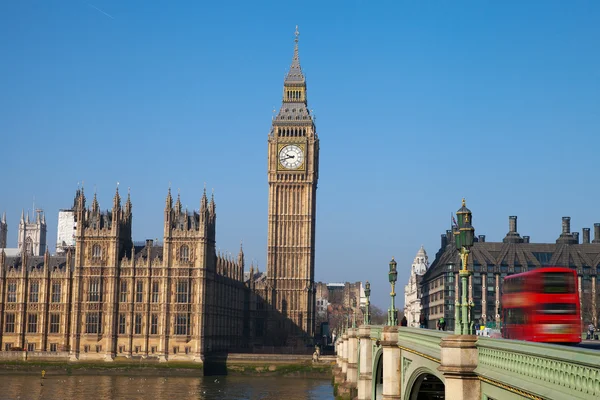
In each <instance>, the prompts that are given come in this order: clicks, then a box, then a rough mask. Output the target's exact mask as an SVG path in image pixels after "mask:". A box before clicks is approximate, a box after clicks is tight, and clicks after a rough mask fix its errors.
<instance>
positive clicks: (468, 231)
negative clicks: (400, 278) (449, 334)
mask: <svg viewBox="0 0 600 400" xmlns="http://www.w3.org/2000/svg"><path fill="white" fill-rule="evenodd" d="M456 218H457V219H458V229H457V230H455V231H454V242H455V244H456V249H457V250H458V251H459V252H460V259H461V264H462V268H461V270H460V272H459V276H460V280H461V283H462V291H461V293H462V296H461V304H460V308H461V311H462V313H461V314H462V315H461V314H459V313H458V311H455V318H456V319H455V322H454V331H455V333H458V334H460V335H469V334H471V324H472V316H471V307H472V304H469V302H468V300H467V287H468V286H467V285H468V279H469V275H471V272H470V271H468V270H467V265H468V263H469V252H470V249H471V247H472V246H473V241H474V236H475V228H473V226H472V225H471V222H472V221H471V210H469V209H468V208H467V206H466V202H465V199H463V200H462V207H461V208H460V209H459V210H458V211H457V212H456ZM457 295H458V293H457ZM457 317H460V320H459V319H458V318H457ZM457 329H458V331H457Z"/></svg>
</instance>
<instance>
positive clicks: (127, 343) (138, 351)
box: [0, 30, 319, 362]
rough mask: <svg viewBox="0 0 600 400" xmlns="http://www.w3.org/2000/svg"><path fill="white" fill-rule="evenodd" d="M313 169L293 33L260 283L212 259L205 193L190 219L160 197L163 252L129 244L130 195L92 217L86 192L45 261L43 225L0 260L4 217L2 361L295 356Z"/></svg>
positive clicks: (305, 323) (307, 291)
mask: <svg viewBox="0 0 600 400" xmlns="http://www.w3.org/2000/svg"><path fill="white" fill-rule="evenodd" d="M318 162H319V140H318V137H317V134H316V128H315V125H314V122H313V118H312V116H311V114H310V112H309V109H308V107H307V92H306V81H305V77H304V74H303V72H302V69H301V67H300V60H299V55H298V31H297V30H296V38H295V45H294V53H293V58H292V63H291V66H290V69H289V72H288V73H287V75H286V77H285V80H284V88H283V101H282V105H281V109H280V111H279V113H278V115H277V117H275V118H274V119H273V121H272V125H271V129H270V132H269V134H268V182H269V211H268V232H267V235H268V239H267V244H268V248H267V268H266V274H265V273H259V272H258V270H255V269H254V267H253V266H252V267H251V268H250V271H249V272H245V261H244V253H243V250H242V249H241V248H240V250H239V253H238V255H237V256H235V257H234V256H226V255H223V254H219V253H218V252H217V251H216V234H215V232H216V223H217V222H216V221H217V220H216V215H217V213H216V204H215V200H214V196H212V197H211V198H210V199H209V198H208V196H207V195H206V191H205V192H204V194H203V196H202V198H201V199H200V200H199V209H198V210H197V211H192V212H188V211H187V210H184V209H182V203H181V199H180V195H179V194H178V195H177V198H176V199H175V200H174V199H173V196H172V194H171V191H170V189H169V191H168V194H167V196H166V200H165V208H164V217H163V218H164V235H163V241H162V243H155V242H154V241H152V240H146V241H145V242H142V243H136V242H134V241H133V239H132V222H133V215H134V206H133V202H132V200H131V195H130V193H129V192H128V193H127V198H126V199H122V198H121V194H120V193H119V190H118V188H117V190H116V192H115V194H114V198H113V202H112V208H111V209H110V210H108V211H101V209H100V205H99V204H98V201H97V199H96V195H95V194H94V196H93V198H92V200H91V201H89V200H88V199H87V198H86V194H85V193H84V189H83V188H81V189H77V191H76V194H75V197H74V201H73V206H72V209H71V210H70V212H71V213H72V216H73V225H72V232H73V246H67V247H66V248H65V249H64V252H61V253H57V254H56V255H50V253H49V251H48V246H46V243H45V236H46V235H45V232H46V224H45V218H44V217H42V218H44V221H43V226H42V224H41V220H38V221H36V223H33V224H31V223H30V224H29V225H23V229H21V226H20V229H19V248H18V249H16V251H15V252H10V251H8V250H9V249H6V250H5V249H4V248H5V247H6V237H7V222H6V219H5V218H4V217H3V218H2V222H1V223H0V346H1V347H0V351H10V350H11V349H24V350H27V351H29V352H44V354H47V355H52V354H56V356H57V357H65V358H68V359H70V360H72V361H76V360H86V359H87V360H106V361H110V360H113V359H114V358H115V357H117V356H129V357H131V356H135V355H139V356H143V357H156V358H158V359H159V360H161V361H166V360H190V361H198V362H202V361H203V360H204V357H205V356H206V355H207V354H210V353H211V352H221V351H236V350H239V349H244V348H246V349H251V348H252V347H253V346H256V345H268V346H290V345H298V346H300V345H301V346H304V344H306V343H309V342H310V341H311V340H312V338H313V337H314V333H315V293H316V288H315V283H314V254H315V253H314V251H315V250H314V248H315V217H316V215H315V210H316V189H317V179H318ZM38 219H39V215H38ZM26 226H27V227H30V228H31V229H29V231H28V230H27V229H26ZM34 227H37V230H35V229H34ZM32 232H37V236H36V235H32ZM21 236H22V238H21ZM21 239H23V241H22V240H21ZM42 241H43V243H42Z"/></svg>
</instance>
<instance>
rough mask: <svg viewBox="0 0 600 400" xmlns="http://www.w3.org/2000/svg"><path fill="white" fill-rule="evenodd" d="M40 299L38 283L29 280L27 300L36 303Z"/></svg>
mask: <svg viewBox="0 0 600 400" xmlns="http://www.w3.org/2000/svg"><path fill="white" fill-rule="evenodd" d="M39 299H40V283H39V282H31V284H30V285H29V302H30V303H37V302H38V301H39Z"/></svg>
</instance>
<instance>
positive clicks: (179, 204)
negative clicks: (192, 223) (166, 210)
mask: <svg viewBox="0 0 600 400" xmlns="http://www.w3.org/2000/svg"><path fill="white" fill-rule="evenodd" d="M175 211H177V213H178V214H180V213H181V193H180V192H179V189H177V201H176V202H175Z"/></svg>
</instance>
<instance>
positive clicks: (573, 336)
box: [502, 267, 581, 343]
mask: <svg viewBox="0 0 600 400" xmlns="http://www.w3.org/2000/svg"><path fill="white" fill-rule="evenodd" d="M502 321H503V323H502V337H503V338H507V339H517V340H529V341H532V342H559V343H560V342H562V343H579V342H581V319H580V309H579V290H578V288H577V272H576V271H574V270H572V269H570V268H563V267H544V268H537V269H535V270H532V271H529V272H523V273H521V274H515V275H510V276H507V277H506V278H504V288H503V290H502Z"/></svg>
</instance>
